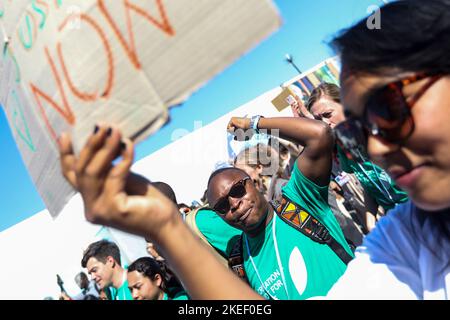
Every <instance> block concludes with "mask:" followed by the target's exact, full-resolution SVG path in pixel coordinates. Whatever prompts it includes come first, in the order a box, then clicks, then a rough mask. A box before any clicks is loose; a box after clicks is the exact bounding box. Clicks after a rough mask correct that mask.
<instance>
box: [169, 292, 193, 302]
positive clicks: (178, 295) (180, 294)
mask: <svg viewBox="0 0 450 320" xmlns="http://www.w3.org/2000/svg"><path fill="white" fill-rule="evenodd" d="M163 300H190V299H189V296H188V295H187V293H186V292H185V291H179V292H177V293H176V294H175V295H174V296H173V297H172V296H171V297H169V296H168V295H167V293H165V292H164V297H163Z"/></svg>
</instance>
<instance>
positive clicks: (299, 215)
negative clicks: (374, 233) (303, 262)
mask: <svg viewBox="0 0 450 320" xmlns="http://www.w3.org/2000/svg"><path fill="white" fill-rule="evenodd" d="M270 204H271V205H272V207H273V208H274V209H275V212H276V213H277V215H278V216H279V217H280V218H281V219H282V220H283V221H284V222H286V223H287V224H288V225H290V226H291V227H293V228H295V229H296V230H298V231H300V232H301V233H303V234H304V235H305V236H307V237H308V238H310V239H311V240H313V241H315V242H318V243H321V244H327V245H328V246H329V247H330V248H331V250H333V252H334V253H335V254H336V255H337V256H338V257H339V258H340V259H341V260H342V262H344V263H345V264H348V263H349V262H350V261H351V260H352V259H353V257H352V256H351V255H350V254H348V252H347V251H346V250H345V249H344V248H343V247H342V246H341V245H340V244H339V242H337V241H336V239H334V238H333V237H332V236H331V234H330V232H329V231H328V229H327V228H326V227H325V225H323V224H322V223H320V222H319V220H317V219H316V218H314V217H313V216H312V215H310V214H309V213H308V212H306V211H305V210H304V209H303V208H302V207H300V206H299V205H298V204H296V203H295V202H292V201H291V200H289V199H288V198H286V197H285V196H284V195H283V198H282V200H281V202H280V201H278V200H273V201H270Z"/></svg>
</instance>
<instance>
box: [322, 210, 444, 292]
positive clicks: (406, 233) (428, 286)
mask: <svg viewBox="0 0 450 320" xmlns="http://www.w3.org/2000/svg"><path fill="white" fill-rule="evenodd" d="M430 214H433V213H430ZM449 227H450V226H449V222H448V221H447V225H446V228H447V230H448V231H447V236H446V235H445V234H444V233H443V229H442V227H440V226H439V225H437V224H436V223H432V221H430V220H429V219H425V220H423V221H420V219H418V215H417V213H416V208H415V206H414V205H413V204H412V203H411V202H407V203H404V204H401V205H398V206H397V207H396V208H395V209H393V210H391V211H389V213H388V215H387V216H386V217H384V218H382V219H381V220H380V221H379V222H378V224H377V226H376V227H375V229H374V230H373V231H372V232H371V233H370V234H369V235H368V236H367V237H366V238H365V240H364V242H363V244H362V246H360V247H358V248H357V249H356V253H355V259H354V260H352V261H351V262H350V263H349V265H348V268H347V271H346V272H345V273H344V275H343V276H342V277H341V278H340V279H339V280H338V282H337V283H336V284H335V285H334V286H333V288H332V289H331V290H330V291H329V293H328V295H327V298H329V299H450V239H449V237H448V234H450V229H449Z"/></svg>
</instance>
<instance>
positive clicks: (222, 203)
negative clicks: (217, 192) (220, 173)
mask: <svg viewBox="0 0 450 320" xmlns="http://www.w3.org/2000/svg"><path fill="white" fill-rule="evenodd" d="M247 180H250V177H245V178H243V179H241V180H239V181H238V182H236V183H234V184H233V185H232V186H231V188H230V190H229V191H228V194H227V195H226V196H223V197H221V198H219V200H218V201H217V202H216V204H215V205H214V207H213V208H212V210H214V211H215V212H217V213H219V214H221V215H225V214H227V213H228V211H230V208H231V206H230V201H229V199H228V198H229V197H232V198H242V197H243V196H245V195H246V194H247V187H246V182H247ZM241 188H242V189H241Z"/></svg>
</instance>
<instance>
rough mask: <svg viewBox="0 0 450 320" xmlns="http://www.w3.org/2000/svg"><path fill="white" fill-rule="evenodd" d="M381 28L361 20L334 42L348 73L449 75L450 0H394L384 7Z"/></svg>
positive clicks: (381, 15)
mask: <svg viewBox="0 0 450 320" xmlns="http://www.w3.org/2000/svg"><path fill="white" fill-rule="evenodd" d="M380 17H381V28H379V29H370V28H368V27H367V22H366V21H367V20H366V19H364V20H361V21H360V22H358V23H357V24H356V25H354V26H353V27H351V28H349V29H347V30H344V31H343V32H342V33H341V34H339V35H338V36H337V37H336V38H335V39H334V40H333V41H332V43H331V45H332V47H333V48H334V49H335V51H336V52H338V53H339V54H340V56H341V61H342V65H343V72H344V75H343V76H344V77H345V73H347V72H348V73H353V74H357V73H369V74H376V75H383V74H385V75H387V74H386V73H385V72H386V71H387V70H390V71H395V70H396V69H397V71H411V72H427V73H429V74H450V59H449V53H450V0H427V1H423V0H404V1H394V2H391V3H389V4H387V5H385V6H383V7H382V8H381V13H380Z"/></svg>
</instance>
